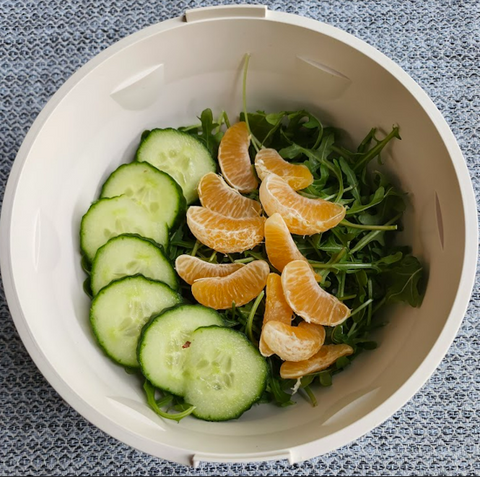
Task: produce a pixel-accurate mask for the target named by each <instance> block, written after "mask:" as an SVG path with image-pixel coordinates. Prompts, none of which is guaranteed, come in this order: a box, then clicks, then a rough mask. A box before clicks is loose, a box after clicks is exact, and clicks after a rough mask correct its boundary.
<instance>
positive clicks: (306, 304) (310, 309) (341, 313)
mask: <svg viewBox="0 0 480 477" xmlns="http://www.w3.org/2000/svg"><path fill="white" fill-rule="evenodd" d="M282 287H283V292H284V293H285V299H286V300H287V303H288V304H289V305H290V307H291V308H292V310H293V311H294V312H295V313H296V314H297V315H300V316H301V317H302V318H303V319H304V320H305V321H307V322H309V323H310V322H311V323H317V324H318V325H324V326H336V325H339V324H340V323H342V322H343V321H345V320H346V319H347V318H348V317H349V316H350V309H349V308H348V307H347V306H346V305H344V304H343V303H342V302H341V301H340V300H339V299H338V298H336V297H334V296H333V295H330V293H327V292H326V291H325V290H324V289H323V288H322V287H320V285H319V284H318V283H317V281H316V280H315V273H314V272H313V270H312V269H311V268H310V266H309V264H308V263H305V262H304V261H303V260H295V261H293V262H290V263H289V264H288V265H286V266H285V268H284V269H283V272H282Z"/></svg>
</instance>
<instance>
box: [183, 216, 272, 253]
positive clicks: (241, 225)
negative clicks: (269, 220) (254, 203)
mask: <svg viewBox="0 0 480 477" xmlns="http://www.w3.org/2000/svg"><path fill="white" fill-rule="evenodd" d="M264 223H265V218H264V217H246V218H240V219H237V218H232V217H225V216H224V215H221V214H219V213H218V212H215V211H213V210H210V209H207V208H205V207H189V209H188V211H187V224H188V226H189V228H190V230H191V231H192V233H193V235H195V237H196V238H197V239H198V240H200V242H202V243H203V244H204V245H206V246H207V247H210V248H212V249H213V250H216V251H217V252H221V253H236V252H244V251H245V250H250V249H251V248H253V247H255V246H256V245H258V244H259V243H260V242H261V241H262V240H263V228H264Z"/></svg>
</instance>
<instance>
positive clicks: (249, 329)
mask: <svg viewBox="0 0 480 477" xmlns="http://www.w3.org/2000/svg"><path fill="white" fill-rule="evenodd" d="M264 296H265V292H264V291H263V290H262V293H260V295H258V296H257V298H256V300H255V302H254V303H253V306H252V309H251V310H250V314H249V315H248V319H247V324H246V327H245V328H246V334H247V336H248V338H249V339H250V341H251V342H252V343H253V344H254V345H255V346H258V343H257V342H256V340H255V338H254V337H253V333H252V325H253V318H254V317H255V313H256V311H257V308H258V307H259V305H260V302H261V301H262V300H263V297H264Z"/></svg>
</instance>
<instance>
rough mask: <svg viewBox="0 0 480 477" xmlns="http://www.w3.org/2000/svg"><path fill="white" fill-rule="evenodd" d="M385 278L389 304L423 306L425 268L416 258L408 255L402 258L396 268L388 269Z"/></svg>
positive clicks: (384, 274)
mask: <svg viewBox="0 0 480 477" xmlns="http://www.w3.org/2000/svg"><path fill="white" fill-rule="evenodd" d="M383 276H384V278H385V279H386V281H387V290H388V291H387V295H386V300H385V302H386V303H387V304H388V303H398V302H403V303H408V304H409V305H410V306H413V307H418V306H420V305H421V304H422V300H423V293H422V291H423V290H422V289H421V280H422V278H423V267H422V265H421V264H420V262H419V261H418V259H417V258H416V257H414V256H412V255H408V256H406V257H404V258H402V260H400V261H399V262H397V263H396V264H395V265H394V266H391V267H389V268H387V269H386V270H385V272H383Z"/></svg>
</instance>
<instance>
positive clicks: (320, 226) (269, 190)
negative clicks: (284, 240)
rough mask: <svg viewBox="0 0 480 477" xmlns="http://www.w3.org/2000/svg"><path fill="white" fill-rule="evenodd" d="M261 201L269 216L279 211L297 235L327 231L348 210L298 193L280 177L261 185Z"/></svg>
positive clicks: (273, 176) (270, 176) (273, 175)
mask: <svg viewBox="0 0 480 477" xmlns="http://www.w3.org/2000/svg"><path fill="white" fill-rule="evenodd" d="M260 202H261V203H262V205H263V208H264V209H265V212H266V213H267V214H268V215H269V216H270V215H273V214H274V213H276V212H278V213H279V214H280V215H281V216H282V217H283V220H285V223H286V224H287V227H288V230H290V232H291V233H292V234H297V235H313V234H316V233H319V232H325V231H326V230H329V229H331V228H333V227H335V226H336V225H338V223H339V222H340V221H341V220H342V219H343V218H344V217H345V207H343V206H341V205H339V204H334V203H333V202H329V201H328V200H323V199H308V198H307V197H303V196H301V195H299V194H297V193H296V192H295V191H294V190H293V189H292V188H291V187H290V186H289V185H288V184H287V183H286V182H285V181H284V180H283V179H282V178H281V177H278V176H276V175H275V174H269V175H268V176H267V177H266V178H265V179H264V181H263V182H262V185H261V186H260Z"/></svg>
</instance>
